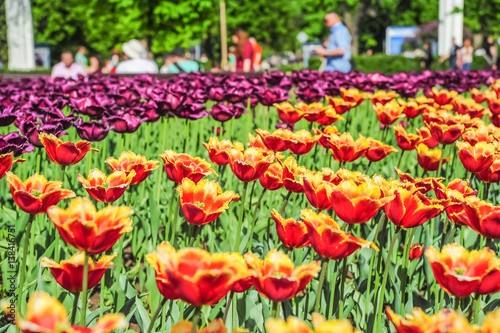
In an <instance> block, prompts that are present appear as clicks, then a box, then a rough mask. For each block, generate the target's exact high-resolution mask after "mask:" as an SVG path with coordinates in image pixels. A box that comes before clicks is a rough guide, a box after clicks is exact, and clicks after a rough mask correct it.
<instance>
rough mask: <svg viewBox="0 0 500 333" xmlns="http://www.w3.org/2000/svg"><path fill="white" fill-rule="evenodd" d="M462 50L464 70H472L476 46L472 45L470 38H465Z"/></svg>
mask: <svg viewBox="0 0 500 333" xmlns="http://www.w3.org/2000/svg"><path fill="white" fill-rule="evenodd" d="M460 52H461V54H462V70H463V71H470V69H471V67H472V59H473V56H474V48H473V47H472V43H471V40H470V39H469V38H467V39H465V40H464V45H463V46H462V48H461V49H460Z"/></svg>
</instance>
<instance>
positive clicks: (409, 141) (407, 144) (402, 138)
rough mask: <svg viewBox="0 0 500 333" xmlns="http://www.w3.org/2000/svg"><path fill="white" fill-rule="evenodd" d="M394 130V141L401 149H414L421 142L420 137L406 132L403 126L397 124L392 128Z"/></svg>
mask: <svg viewBox="0 0 500 333" xmlns="http://www.w3.org/2000/svg"><path fill="white" fill-rule="evenodd" d="M394 129H395V130H396V142H397V143H398V146H399V148H401V149H402V150H407V151H409V150H414V149H415V148H417V145H418V144H419V143H420V142H421V140H422V139H421V137H420V136H419V135H417V134H408V133H406V130H405V129H404V127H403V126H401V125H398V126H396V127H395V128H394Z"/></svg>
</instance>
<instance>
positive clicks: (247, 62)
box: [232, 29, 253, 73]
mask: <svg viewBox="0 0 500 333" xmlns="http://www.w3.org/2000/svg"><path fill="white" fill-rule="evenodd" d="M232 39H233V43H234V45H235V54H236V66H235V69H236V72H245V73H248V72H251V71H253V63H252V59H253V46H252V44H251V43H250V41H249V40H248V35H247V33H246V32H245V31H243V30H242V29H238V30H236V32H235V33H234V34H233V36H232Z"/></svg>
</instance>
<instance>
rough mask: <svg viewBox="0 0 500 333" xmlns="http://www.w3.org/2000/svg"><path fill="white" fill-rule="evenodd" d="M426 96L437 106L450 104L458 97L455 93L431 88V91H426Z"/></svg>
mask: <svg viewBox="0 0 500 333" xmlns="http://www.w3.org/2000/svg"><path fill="white" fill-rule="evenodd" d="M426 95H427V96H428V97H430V98H432V99H434V102H436V103H437V104H439V105H446V104H450V103H451V101H452V100H453V99H454V98H455V97H456V96H457V95H458V93H457V92H456V91H449V90H447V89H441V90H437V89H436V88H435V87H432V89H431V90H429V91H427V93H426Z"/></svg>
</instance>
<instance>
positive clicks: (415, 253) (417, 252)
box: [409, 243, 424, 261]
mask: <svg viewBox="0 0 500 333" xmlns="http://www.w3.org/2000/svg"><path fill="white" fill-rule="evenodd" d="M422 253H424V246H423V245H420V244H418V243H415V244H413V245H412V246H411V248H410V252H409V259H410V260H412V261H413V260H417V259H418V258H420V257H421V256H422Z"/></svg>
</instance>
